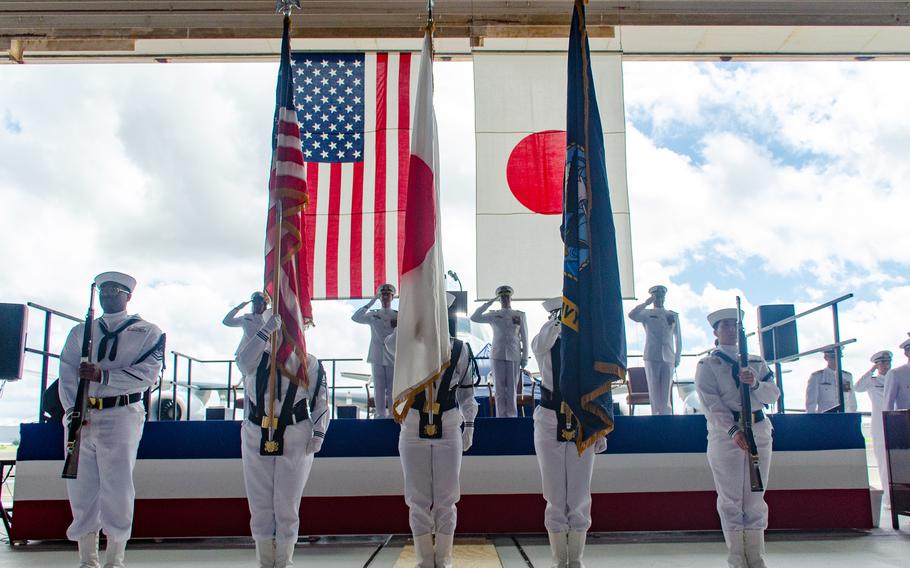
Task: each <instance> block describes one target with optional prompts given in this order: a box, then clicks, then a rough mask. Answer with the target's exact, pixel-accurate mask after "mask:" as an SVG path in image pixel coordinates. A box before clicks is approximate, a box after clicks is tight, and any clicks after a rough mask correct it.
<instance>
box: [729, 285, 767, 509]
mask: <svg viewBox="0 0 910 568" xmlns="http://www.w3.org/2000/svg"><path fill="white" fill-rule="evenodd" d="M740 304H741V302H740V299H739V296H737V297H736V329H737V332H738V334H739V335H738V339H737V344H738V347H739V368H740V369H747V368H749V346H748V344H747V343H746V330H745V329H743V315H742V310H741V309H740ZM751 390H752V387H751V385H747V384H745V383H742V382H741V383H740V384H739V395H740V400H741V402H742V411H741V412H740V413H739V427H740V429H742V431H743V434H745V436H746V441H747V442H748V443H749V484H750V486H751V487H752V491H754V492H759V491H764V490H765V485H764V483H762V479H761V469H760V468H759V458H758V446H757V445H756V444H755V433H754V432H753V431H752V392H751Z"/></svg>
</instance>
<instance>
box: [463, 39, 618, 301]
mask: <svg viewBox="0 0 910 568" xmlns="http://www.w3.org/2000/svg"><path fill="white" fill-rule="evenodd" d="M473 57H474V108H475V111H474V114H475V129H476V141H477V149H476V152H477V296H478V299H488V298H490V297H492V295H493V292H494V290H495V289H496V287H497V286H500V285H502V284H509V285H511V286H512V287H513V288H514V289H515V295H514V297H513V299H546V298H552V297H553V296H560V295H561V294H562V263H563V243H562V238H561V236H560V231H559V226H560V222H561V221H562V192H563V185H564V181H565V180H564V178H563V175H564V171H565V154H566V132H565V128H566V123H565V117H566V73H567V70H566V61H567V56H566V53H565V52H562V53H559V52H549V53H533V52H530V53H502V52H499V53H495V52H491V53H485V52H483V51H475V52H474V54H473ZM591 69H592V72H593V76H594V83H595V84H596V85H597V93H598V95H599V97H598V99H599V100H598V103H599V105H600V117H601V123H602V124H603V139H604V149H605V151H606V157H607V163H608V164H609V168H608V176H609V185H610V201H611V204H612V208H613V224H614V225H615V227H616V249H617V250H616V252H617V257H618V258H619V268H620V284H621V286H622V295H623V297H624V298H632V297H634V295H635V292H634V287H633V279H632V239H631V228H630V227H631V225H630V222H629V197H628V192H627V190H626V134H625V126H626V125H625V113H624V110H623V87H622V57H621V55H620V54H618V53H596V52H595V53H592V54H591Z"/></svg>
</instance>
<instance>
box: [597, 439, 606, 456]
mask: <svg viewBox="0 0 910 568" xmlns="http://www.w3.org/2000/svg"><path fill="white" fill-rule="evenodd" d="M605 451H607V439H606V438H600V439H599V440H597V441H596V442H594V453H595V454H600V453H603V452H605Z"/></svg>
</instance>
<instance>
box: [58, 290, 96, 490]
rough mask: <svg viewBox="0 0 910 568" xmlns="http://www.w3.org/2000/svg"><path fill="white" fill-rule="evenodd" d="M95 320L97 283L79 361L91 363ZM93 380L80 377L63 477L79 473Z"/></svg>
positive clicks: (93, 291)
mask: <svg viewBox="0 0 910 568" xmlns="http://www.w3.org/2000/svg"><path fill="white" fill-rule="evenodd" d="M94 322H95V283H94V282H92V288H91V291H90V292H89V300H88V313H86V314H85V329H84V330H82V356H81V357H80V358H79V363H80V364H81V363H89V362H90V361H91V358H92V343H93V341H92V325H93V324H94ZM90 384H91V381H87V380H85V379H79V388H78V389H77V390H76V404H75V405H74V406H73V413H72V414H71V415H70V424H69V428H68V429H67V433H66V461H64V463H63V473H62V474H61V477H63V479H76V476H77V475H78V474H79V447H80V446H81V445H82V426H83V424H85V416H86V414H87V413H88V398H89V397H88V387H89V385H90Z"/></svg>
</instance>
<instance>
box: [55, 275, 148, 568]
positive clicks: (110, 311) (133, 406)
mask: <svg viewBox="0 0 910 568" xmlns="http://www.w3.org/2000/svg"><path fill="white" fill-rule="evenodd" d="M95 283H96V284H97V285H98V298H99V300H100V303H101V308H102V309H103V310H104V314H103V315H102V316H101V317H100V318H98V319H96V320H95V321H94V323H93V327H92V336H93V342H94V347H95V349H94V351H95V352H94V353H92V354H91V361H92V362H90V363H81V364H80V358H81V355H82V335H83V329H84V327H85V324H79V325H77V326H75V327H74V328H73V329H72V330H71V331H70V334H69V336H68V337H67V339H66V344H65V345H64V347H63V352H62V353H61V354H60V383H59V393H60V402H61V403H62V404H63V408H64V409H65V410H66V416H65V418H64V432H65V431H66V427H67V425H68V424H69V420H70V416H71V414H72V412H73V407H74V406H75V400H76V390H77V389H78V385H79V380H80V378H81V379H86V380H88V381H92V384H91V385H90V386H89V389H88V395H89V396H90V397H91V398H90V399H89V411H88V415H87V417H86V421H85V423H84V425H83V427H82V439H81V445H80V451H79V473H78V476H77V477H76V479H68V480H67V482H66V490H67V494H68V495H69V500H70V508H71V509H72V512H73V522H72V524H70V526H69V528H68V529H67V531H66V536H67V538H69V539H70V540H75V541H77V542H78V543H79V559H80V562H81V564H80V567H82V568H97V567H98V566H100V563H99V557H98V532H99V531H100V530H103V531H104V534H105V535H106V536H107V550H106V554H105V560H104V566H105V568H113V567H120V566H124V556H125V553H126V542H127V541H128V540H129V538H130V534H131V532H132V524H133V500H134V499H135V497H136V491H135V489H134V487H133V468H134V467H135V465H136V451H137V449H138V447H139V439H140V438H141V437H142V429H143V426H144V425H145V407H144V406H143V405H142V395H143V393H145V391H147V390H148V389H149V388H150V387H151V386H153V385H154V384H155V381H156V380H157V379H158V375H159V373H160V372H161V366H162V361H163V358H164V342H165V336H164V334H163V333H161V330H160V329H159V328H158V326H156V325H155V324H153V323H149V322H147V321H145V320H143V319H142V318H141V317H139V316H138V315H135V314H134V315H128V314H127V313H126V304H127V302H129V301H130V299H131V298H132V293H133V290H135V289H136V280H135V279H134V278H133V277H132V276H128V275H126V274H123V273H120V272H104V273H102V274H99V275H98V276H97V277H96V278H95Z"/></svg>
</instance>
